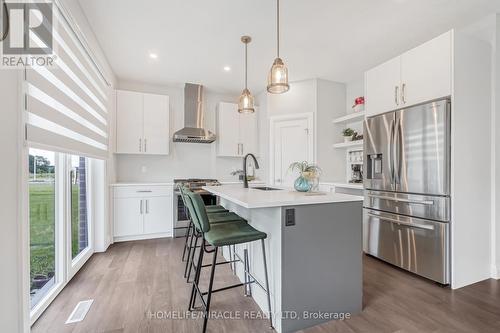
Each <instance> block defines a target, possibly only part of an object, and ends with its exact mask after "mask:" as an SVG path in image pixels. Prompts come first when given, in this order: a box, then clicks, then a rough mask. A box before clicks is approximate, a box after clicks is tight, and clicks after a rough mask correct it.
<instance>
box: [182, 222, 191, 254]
mask: <svg viewBox="0 0 500 333" xmlns="http://www.w3.org/2000/svg"><path fill="white" fill-rule="evenodd" d="M192 224H193V222H192V221H189V225H188V230H187V232H186V238H185V240H184V250H183V251H182V261H184V260H186V252H187V251H186V250H187V248H188V239H189V234H190V232H191V225H192Z"/></svg>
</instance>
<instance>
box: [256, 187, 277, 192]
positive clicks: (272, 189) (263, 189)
mask: <svg viewBox="0 0 500 333" xmlns="http://www.w3.org/2000/svg"><path fill="white" fill-rule="evenodd" d="M252 188H253V189H256V190H260V191H281V189H280V188H274V187H267V186H257V187H252Z"/></svg>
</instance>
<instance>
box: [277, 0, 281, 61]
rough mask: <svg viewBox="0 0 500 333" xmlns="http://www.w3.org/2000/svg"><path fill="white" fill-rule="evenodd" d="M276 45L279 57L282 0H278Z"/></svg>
mask: <svg viewBox="0 0 500 333" xmlns="http://www.w3.org/2000/svg"><path fill="white" fill-rule="evenodd" d="M276 45H277V53H278V58H279V57H280V0H276Z"/></svg>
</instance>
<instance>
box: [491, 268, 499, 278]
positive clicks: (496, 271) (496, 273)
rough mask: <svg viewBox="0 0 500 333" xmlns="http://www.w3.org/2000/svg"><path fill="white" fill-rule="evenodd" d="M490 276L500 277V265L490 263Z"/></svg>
mask: <svg viewBox="0 0 500 333" xmlns="http://www.w3.org/2000/svg"><path fill="white" fill-rule="evenodd" d="M491 278H492V279H496V280H499V279H500V266H497V265H491Z"/></svg>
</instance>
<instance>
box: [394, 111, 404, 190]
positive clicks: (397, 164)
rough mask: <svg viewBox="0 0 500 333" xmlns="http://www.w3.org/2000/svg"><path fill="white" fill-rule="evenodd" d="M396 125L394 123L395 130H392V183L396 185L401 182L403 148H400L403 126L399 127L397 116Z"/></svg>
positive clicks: (399, 119) (399, 120) (399, 121)
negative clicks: (393, 157)
mask: <svg viewBox="0 0 500 333" xmlns="http://www.w3.org/2000/svg"><path fill="white" fill-rule="evenodd" d="M395 122H397V125H394V127H395V130H394V152H393V154H394V156H395V159H394V183H395V184H396V185H399V184H401V165H402V161H401V159H402V155H403V148H402V146H403V145H402V141H403V136H402V134H403V128H402V127H401V118H400V117H399V116H397V120H396V121H395Z"/></svg>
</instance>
